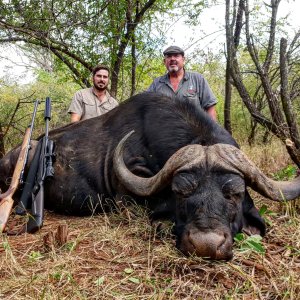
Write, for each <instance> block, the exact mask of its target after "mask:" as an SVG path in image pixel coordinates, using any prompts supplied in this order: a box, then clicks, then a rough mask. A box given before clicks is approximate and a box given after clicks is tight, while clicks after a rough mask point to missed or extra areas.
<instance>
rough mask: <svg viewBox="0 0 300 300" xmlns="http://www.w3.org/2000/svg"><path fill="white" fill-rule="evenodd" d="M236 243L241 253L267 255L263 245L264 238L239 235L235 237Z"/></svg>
mask: <svg viewBox="0 0 300 300" xmlns="http://www.w3.org/2000/svg"><path fill="white" fill-rule="evenodd" d="M234 241H235V242H236V243H237V246H238V248H239V250H240V251H248V250H250V251H255V252H258V253H261V254H264V253H265V249H264V247H263V245H262V237H261V236H260V235H251V236H246V235H245V234H244V233H238V234H237V235H236V236H235V237H234Z"/></svg>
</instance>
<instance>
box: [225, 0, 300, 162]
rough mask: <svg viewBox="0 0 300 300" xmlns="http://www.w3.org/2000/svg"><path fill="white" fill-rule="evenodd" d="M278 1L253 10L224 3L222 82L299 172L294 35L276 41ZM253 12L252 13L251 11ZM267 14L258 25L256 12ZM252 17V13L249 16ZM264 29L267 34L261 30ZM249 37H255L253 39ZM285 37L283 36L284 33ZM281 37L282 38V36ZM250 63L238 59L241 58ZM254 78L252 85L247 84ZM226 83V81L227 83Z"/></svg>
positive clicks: (244, 1)
mask: <svg viewBox="0 0 300 300" xmlns="http://www.w3.org/2000/svg"><path fill="white" fill-rule="evenodd" d="M280 2H281V1H280V0H271V4H270V5H268V4H264V7H260V8H259V9H258V7H257V3H255V4H256V6H255V5H253V6H250V4H249V1H248V0H240V1H237V2H236V1H234V2H233V4H231V1H230V0H226V41H227V67H228V70H229V71H228V72H229V75H230V76H228V77H227V80H228V81H230V83H232V84H233V85H234V86H235V88H236V89H237V91H238V93H239V95H240V97H241V99H242V101H243V103H244V104H245V106H246V107H247V109H248V111H249V113H250V114H251V117H252V118H253V120H254V121H255V122H258V123H259V124H260V125H262V126H263V127H264V128H266V129H267V130H268V131H270V132H272V133H273V134H274V135H275V136H276V137H278V138H279V139H280V140H281V141H282V142H283V143H284V144H285V146H286V148H287V151H288V153H289V155H290V156H291V158H292V159H293V161H294V162H295V163H296V164H297V165H298V166H299V167H300V139H299V132H298V130H299V129H298V127H297V119H296V113H295V111H294V108H293V101H294V100H295V99H296V98H297V97H299V92H300V84H299V83H300V82H299V75H300V74H299V72H300V69H299V67H298V66H299V46H300V43H299V42H300V39H299V37H300V31H298V32H296V34H295V36H294V38H293V39H292V40H290V41H289V45H288V41H287V39H286V38H284V37H282V38H281V42H280V45H279V42H278V39H276V37H277V35H279V33H280V32H281V33H282V28H281V27H280V22H279V20H278V18H277V13H278V8H279V4H280ZM255 9H257V10H255ZM262 9H265V11H266V12H269V13H270V17H269V20H268V22H267V23H266V22H265V20H264V24H263V25H262V24H261V23H260V22H259V16H258V13H260V12H261V11H262ZM255 12H257V13H256V14H255ZM266 26H268V30H267V32H265V30H264V28H265V27H266ZM254 33H255V34H254ZM285 35H286V33H285ZM282 36H283V34H282ZM245 52H246V53H247V55H248V56H249V57H250V58H251V62H250V63H249V64H245V62H244V61H243V60H242V58H243V57H244V53H245ZM253 79H255V80H256V82H257V84H256V88H255V89H254V90H253V86H250V85H249V82H251V80H253ZM227 84H228V82H227Z"/></svg>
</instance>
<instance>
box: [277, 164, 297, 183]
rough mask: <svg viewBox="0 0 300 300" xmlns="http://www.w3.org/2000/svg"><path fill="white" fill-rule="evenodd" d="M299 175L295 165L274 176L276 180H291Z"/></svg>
mask: <svg viewBox="0 0 300 300" xmlns="http://www.w3.org/2000/svg"><path fill="white" fill-rule="evenodd" d="M296 175H297V168H296V167H295V166H293V165H288V166H286V167H285V168H283V169H281V170H279V171H277V172H276V173H274V174H273V177H274V179H275V180H290V179H293V178H295V176H296Z"/></svg>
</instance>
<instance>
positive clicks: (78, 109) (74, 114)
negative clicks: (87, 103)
mask: <svg viewBox="0 0 300 300" xmlns="http://www.w3.org/2000/svg"><path fill="white" fill-rule="evenodd" d="M68 113H69V114H70V115H71V123H73V122H77V121H79V120H80V119H81V117H82V114H83V103H82V93H81V90H80V91H78V92H76V93H75V95H74V97H73V99H72V102H71V104H70V107H69V109H68Z"/></svg>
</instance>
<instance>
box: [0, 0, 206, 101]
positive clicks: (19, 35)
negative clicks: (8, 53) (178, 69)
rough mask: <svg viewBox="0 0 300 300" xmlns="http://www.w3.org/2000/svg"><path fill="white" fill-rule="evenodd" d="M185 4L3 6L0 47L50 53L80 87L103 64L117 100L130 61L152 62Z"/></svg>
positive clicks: (161, 0)
mask: <svg viewBox="0 0 300 300" xmlns="http://www.w3.org/2000/svg"><path fill="white" fill-rule="evenodd" d="M186 3H189V1H183V2H182V1H178V0H168V1H165V0H142V1H140V0H139V1H137V0H131V1H127V0H113V1H103V0H101V1H95V0H85V1H79V0H75V1H73V0H67V1H61V0H55V1H49V0H45V1H43V2H42V3H39V2H36V1H35V0H30V1H25V0H21V1H12V0H11V1H3V0H1V1H0V6H1V11H0V43H1V42H2V43H17V45H20V46H22V48H23V50H24V51H27V53H31V52H32V51H31V50H32V49H35V50H36V49H45V50H47V51H50V52H51V53H52V54H53V55H54V57H55V58H56V59H55V60H56V63H55V65H56V67H61V66H63V65H64V66H67V68H68V71H69V74H71V75H72V76H73V77H74V78H75V80H76V81H77V82H78V83H79V84H80V85H81V86H88V85H89V82H88V81H87V78H88V76H89V74H90V72H91V69H92V67H93V66H94V65H96V64H98V63H99V62H101V63H104V64H107V65H109V66H110V67H111V69H112V93H113V94H117V92H118V81H119V77H122V78H123V76H124V74H128V73H129V74H130V70H131V68H132V65H133V55H134V56H135V57H137V59H138V60H139V61H145V59H147V57H150V56H152V55H153V53H155V52H156V49H158V47H159V46H160V45H162V44H163V43H164V41H165V38H166V37H165V33H166V31H167V30H168V27H169V26H170V22H173V21H174V20H176V19H177V18H179V17H180V18H182V17H183V16H187V15H188V11H187V10H186V9H185V4H186ZM178 4H180V9H177V8H178ZM204 5H205V4H204V3H201V4H200V3H189V7H190V9H191V10H192V9H193V7H194V6H196V7H197V9H198V11H200V10H201V8H202V7H203V6H204ZM174 8H176V9H174ZM166 14H167V15H168V19H169V20H170V21H168V22H166V20H165V18H164V16H165V15H166ZM24 43H25V45H24ZM132 46H134V49H135V50H134V53H133V50H131V49H132ZM134 72H135V70H134ZM139 76H140V74H137V77H139ZM134 84H135V83H134ZM127 90H128V89H127ZM126 92H127V91H126ZM120 94H121V96H122V95H123V94H124V93H123V91H122V92H121V93H119V95H120ZM122 99H123V98H122Z"/></svg>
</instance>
